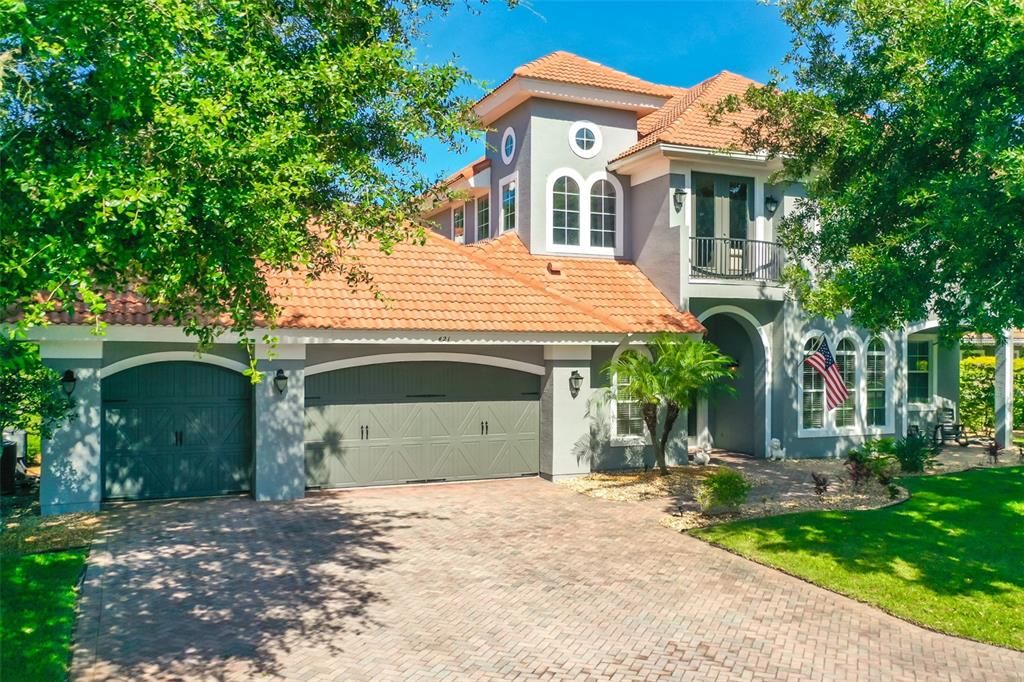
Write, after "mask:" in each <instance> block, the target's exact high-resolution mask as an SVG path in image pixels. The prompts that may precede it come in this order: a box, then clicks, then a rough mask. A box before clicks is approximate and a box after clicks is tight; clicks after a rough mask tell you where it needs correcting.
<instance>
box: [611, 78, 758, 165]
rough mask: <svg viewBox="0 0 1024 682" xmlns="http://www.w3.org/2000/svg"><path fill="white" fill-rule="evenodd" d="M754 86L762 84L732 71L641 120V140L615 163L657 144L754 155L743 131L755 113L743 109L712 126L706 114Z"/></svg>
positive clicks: (689, 91) (710, 80) (670, 101)
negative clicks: (728, 97)
mask: <svg viewBox="0 0 1024 682" xmlns="http://www.w3.org/2000/svg"><path fill="white" fill-rule="evenodd" d="M751 85H760V83H758V82H757V81H754V80H751V79H749V78H746V77H744V76H740V75H737V74H735V73H731V72H729V71H722V72H721V73H719V74H716V75H714V76H712V77H711V78H709V79H707V80H706V81H704V82H702V83H700V84H698V85H695V86H693V87H692V88H690V89H689V90H687V91H685V92H683V93H680V94H678V95H676V96H675V97H673V98H672V99H670V100H669V101H668V102H666V103H665V105H664V106H662V108H661V109H659V110H658V111H655V112H653V113H651V114H648V115H647V116H645V117H644V118H642V119H640V121H639V122H638V123H637V132H638V133H639V134H640V135H641V136H642V137H641V138H640V140H639V141H638V142H637V143H636V144H635V145H633V146H632V147H630V148H629V149H627V150H626V151H624V152H622V153H621V154H619V155H618V156H617V157H616V159H621V158H624V157H627V156H629V155H631V154H635V153H636V152H638V151H641V150H643V149H647V148H648V147H652V146H654V145H655V144H658V143H665V144H678V145H684V146H688V147H702V148H706V149H735V150H740V151H751V150H749V149H746V148H745V147H744V144H743V139H742V136H741V131H742V129H743V128H744V127H745V126H747V125H750V124H751V123H753V121H754V118H755V116H756V114H755V112H754V111H753V110H752V109H749V108H746V107H744V108H743V109H741V110H740V111H738V112H735V113H727V114H724V115H723V116H722V120H721V122H719V123H718V124H712V123H711V121H710V120H709V112H708V110H707V108H708V107H711V106H714V105H715V104H716V103H718V102H719V101H720V100H722V99H723V98H724V97H726V96H727V95H742V94H743V93H744V92H746V90H747V88H748V87H750V86H751Z"/></svg>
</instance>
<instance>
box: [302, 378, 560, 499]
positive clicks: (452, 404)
mask: <svg viewBox="0 0 1024 682" xmlns="http://www.w3.org/2000/svg"><path fill="white" fill-rule="evenodd" d="M311 369H312V368H311ZM539 399H540V377H539V376H538V375H536V374H533V373H529V372H526V371H520V370H517V369H510V368H508V367H495V366H488V365H481V364H473V363H465V362H448V361H439V362H438V361H422V360H420V361H409V362H375V363H374V364H368V365H360V366H354V367H345V368H342V369H335V370H332V371H326V372H317V373H312V372H307V376H306V430H305V451H306V482H307V485H308V486H310V487H320V488H336V487H350V486H362V485H386V484H396V483H415V482H426V481H454V480H471V479H481V478H498V477H505V476H522V475H533V474H536V473H537V471H538V469H539V465H540V460H539V427H540V410H539V405H540V403H539Z"/></svg>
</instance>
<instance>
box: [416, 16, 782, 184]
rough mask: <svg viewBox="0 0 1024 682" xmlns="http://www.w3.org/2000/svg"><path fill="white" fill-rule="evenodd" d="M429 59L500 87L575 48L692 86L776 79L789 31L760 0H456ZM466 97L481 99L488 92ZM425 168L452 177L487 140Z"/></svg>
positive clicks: (430, 32)
mask: <svg viewBox="0 0 1024 682" xmlns="http://www.w3.org/2000/svg"><path fill="white" fill-rule="evenodd" d="M424 31H425V33H424V36H423V37H422V39H421V40H420V41H419V44H418V45H417V53H418V55H419V58H420V59H421V60H423V61H426V62H441V61H444V60H447V59H449V58H451V57H452V56H453V55H454V56H455V57H456V61H457V62H458V63H459V64H460V65H462V66H463V67H464V68H466V69H467V70H468V71H469V72H470V73H471V74H472V76H473V77H474V78H475V79H476V80H478V81H484V82H485V83H487V84H488V86H490V87H494V86H496V85H498V84H500V83H501V82H502V81H503V80H504V79H505V78H507V77H508V76H509V75H510V74H511V73H512V70H513V69H515V68H516V67H517V66H519V65H520V64H523V63H525V62H528V61H531V60H533V59H536V58H537V57H540V56H542V55H545V54H548V53H549V52H554V51H555V50H568V51H569V52H574V53H576V54H578V55H580V56H582V57H586V58H588V59H593V60H595V61H598V62H601V63H602V64H606V65H607V66H611V67H613V68H616V69H619V70H622V71H626V72H627V73H630V74H633V75H634V76H637V77H639V78H644V79H646V80H650V81H654V82H656V83H666V84H669V85H681V86H689V85H693V84H695V83H697V82H699V81H702V80H704V79H705V78H707V77H708V76H710V75H712V74H715V73H717V72H719V71H721V70H723V69H728V70H729V71H734V72H736V73H740V74H743V75H744V76H749V77H750V78H754V79H756V80H761V81H763V80H766V79H767V78H768V73H769V69H771V68H772V67H773V66H776V67H777V66H779V65H780V62H781V61H782V57H783V55H784V54H785V53H786V48H787V46H788V40H789V33H788V29H787V28H786V26H785V24H783V23H782V21H781V20H780V19H779V15H778V9H776V8H775V7H771V6H767V5H763V4H759V3H758V2H756V0H717V1H713V2H712V1H701V2H698V1H690V0H667V1H657V2H656V1H654V0H650V1H647V0H633V1H629V0H521V3H520V5H519V6H518V7H516V8H515V9H509V7H508V5H507V4H506V3H505V2H503V0H491V1H490V2H489V3H488V4H486V5H482V6H481V5H479V4H478V3H477V2H475V0H470V4H469V6H468V7H467V4H466V2H465V0H455V2H454V4H453V6H452V9H451V11H450V12H449V13H448V14H447V15H443V16H439V17H435V18H433V19H432V20H431V21H430V22H428V23H427V24H426V26H425V27H424ZM465 94H467V95H469V96H471V97H474V98H476V97H478V96H480V95H481V94H483V91H482V90H480V89H479V88H471V89H467V90H466V92H465ZM426 150H427V161H426V163H425V165H424V166H423V168H422V170H423V171H424V172H425V173H427V174H428V175H443V174H446V173H448V172H450V171H454V170H456V169H458V168H460V167H461V166H463V165H465V163H466V162H468V161H471V160H472V159H474V158H476V157H478V156H480V155H481V153H482V150H483V147H482V142H471V143H470V146H469V148H468V149H467V150H466V151H464V152H462V153H453V152H451V151H449V150H448V149H446V148H445V147H444V146H443V145H441V144H439V143H436V142H430V143H428V144H427V145H426Z"/></svg>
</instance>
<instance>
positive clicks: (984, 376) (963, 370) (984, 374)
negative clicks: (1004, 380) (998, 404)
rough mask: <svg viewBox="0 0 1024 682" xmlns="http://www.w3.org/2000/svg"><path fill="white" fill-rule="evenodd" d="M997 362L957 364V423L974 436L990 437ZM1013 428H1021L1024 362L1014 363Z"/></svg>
mask: <svg viewBox="0 0 1024 682" xmlns="http://www.w3.org/2000/svg"><path fill="white" fill-rule="evenodd" d="M995 382H996V359H995V358H994V357H991V356H989V357H980V358H964V359H963V360H961V361H960V421H961V422H963V424H964V425H966V426H967V428H968V429H969V430H971V431H973V432H975V433H990V432H991V431H992V426H993V424H994V423H995V397H996V388H995ZM1013 424H1014V427H1016V428H1022V427H1024V358H1018V359H1016V360H1014V361H1013Z"/></svg>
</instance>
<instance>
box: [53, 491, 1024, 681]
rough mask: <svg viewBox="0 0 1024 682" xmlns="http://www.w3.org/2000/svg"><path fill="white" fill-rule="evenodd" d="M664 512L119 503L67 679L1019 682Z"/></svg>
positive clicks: (493, 496) (509, 496) (414, 494)
mask: <svg viewBox="0 0 1024 682" xmlns="http://www.w3.org/2000/svg"><path fill="white" fill-rule="evenodd" d="M659 514H660V512H657V511H655V510H653V509H652V508H650V507H648V506H645V505H632V504H629V503H615V502H607V501H602V500H596V499H592V498H588V497H584V496H582V495H576V494H573V493H571V492H568V491H566V490H564V489H561V488H558V487H556V486H553V485H551V484H549V483H546V482H544V481H541V480H538V479H519V480H507V481H494V482H486V483H474V484H458V485H436V486H419V487H402V488H389V489H373V490H354V491H348V492H338V493H332V494H324V495H319V496H313V497H309V498H307V499H305V500H302V501H299V502H295V503H287V504H269V503H256V502H253V501H251V500H249V499H244V498H231V499H226V498H225V499H216V500H204V501H192V502H169V503H150V504H145V505H135V506H132V507H124V508H120V509H117V510H116V511H114V512H113V514H112V518H111V523H110V524H109V530H108V531H107V532H106V534H105V540H104V541H102V542H101V543H100V544H99V545H98V546H96V547H94V549H93V552H92V556H91V558H90V561H89V568H88V571H87V574H86V580H85V584H84V587H83V594H82V600H81V613H80V615H79V620H78V626H77V630H76V651H75V656H74V660H73V667H72V673H73V677H74V678H77V679H97V678H98V679H106V678H116V679H133V680H138V679H181V678H188V679H193V678H213V679H253V678H257V679H261V678H275V679H276V678H284V679H290V680H346V681H347V680H364V679H385V680H387V679H410V680H428V679H429V680H448V679H452V680H454V679H494V680H505V679H511V678H516V679H524V680H546V679H552V680H553V679H575V680H655V679H663V678H673V679H693V680H868V681H869V680H887V681H888V680H914V679H921V680H985V681H986V682H992V681H997V680H1024V654H1021V653H1016V652H1012V651H1008V650H1004V649H999V648H996V647H991V646H986V645H982V644H977V643H973V642H968V641H964V640H960V639H955V638H952V637H947V636H944V635H939V634H936V633H933V632H930V631H927V630H923V629H921V628H918V627H915V626H913V625H910V624H908V623H905V622H903V621H900V620H898V619H895V618H892V617H889V616H887V615H885V614H883V613H882V612H880V611H878V610H876V609H873V608H870V607H868V606H865V605H862V604H859V603H856V602H853V601H851V600H848V599H845V598H843V597H840V596H837V595H834V594H832V593H830V592H827V591H825V590H822V589H819V588H816V587H814V586H811V585H808V584H807V583H804V582H802V581H800V580H797V579H794V578H790V577H788V576H786V575H783V574H781V573H778V572H776V571H772V570H770V569H768V568H765V567H762V566H759V565H757V564H754V563H752V562H749V561H746V560H744V559H741V558H739V557H736V556H733V555H731V554H729V553H727V552H724V551H721V550H718V549H715V548H713V547H710V546H708V545H705V544H703V543H702V542H700V541H698V540H695V539H693V538H690V537H687V536H683V535H680V534H678V533H674V532H672V531H670V530H668V529H666V528H663V527H661V526H659V525H658V523H657V516H658V515H659Z"/></svg>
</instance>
